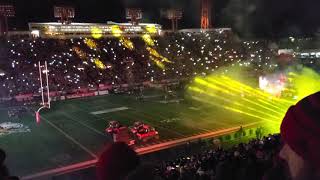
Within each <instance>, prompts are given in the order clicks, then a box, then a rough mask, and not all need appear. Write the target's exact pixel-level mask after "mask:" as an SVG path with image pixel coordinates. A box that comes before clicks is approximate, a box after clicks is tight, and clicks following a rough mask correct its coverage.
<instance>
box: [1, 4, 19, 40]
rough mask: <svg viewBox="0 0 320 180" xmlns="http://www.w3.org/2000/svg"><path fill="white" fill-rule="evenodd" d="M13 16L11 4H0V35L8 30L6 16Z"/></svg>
mask: <svg viewBox="0 0 320 180" xmlns="http://www.w3.org/2000/svg"><path fill="white" fill-rule="evenodd" d="M14 16H15V10H14V7H13V5H9V4H0V35H3V34H5V33H7V32H8V18H10V17H14Z"/></svg>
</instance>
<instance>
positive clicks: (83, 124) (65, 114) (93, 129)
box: [62, 112, 106, 136]
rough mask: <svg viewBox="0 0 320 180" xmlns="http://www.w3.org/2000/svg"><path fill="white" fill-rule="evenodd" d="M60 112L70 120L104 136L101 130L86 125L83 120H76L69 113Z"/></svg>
mask: <svg viewBox="0 0 320 180" xmlns="http://www.w3.org/2000/svg"><path fill="white" fill-rule="evenodd" d="M62 114H63V115H64V116H66V117H67V118H69V119H71V120H72V121H74V122H77V123H79V124H81V125H82V126H84V127H86V128H88V129H90V130H92V131H94V132H95V133H97V134H99V135H102V136H106V135H105V134H103V133H102V132H100V131H98V130H97V129H95V128H93V127H91V126H89V125H87V124H86V123H83V122H80V121H77V120H75V119H73V118H72V117H71V116H70V115H68V114H67V113H65V112H62Z"/></svg>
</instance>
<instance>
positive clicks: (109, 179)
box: [97, 142, 140, 180]
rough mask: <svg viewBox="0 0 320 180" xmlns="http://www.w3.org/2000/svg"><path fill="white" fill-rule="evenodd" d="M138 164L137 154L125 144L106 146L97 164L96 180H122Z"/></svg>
mask: <svg viewBox="0 0 320 180" xmlns="http://www.w3.org/2000/svg"><path fill="white" fill-rule="evenodd" d="M139 164H140V160H139V157H138V156H137V153H136V152H135V151H134V150H133V149H131V148H130V147H129V146H128V145H127V144H125V143H121V142H117V143H113V144H109V145H107V147H106V148H105V150H104V151H103V153H102V154H101V155H100V157H99V160H98V163H97V178H98V180H123V179H125V177H126V176H127V175H128V174H129V173H130V172H131V171H133V170H134V169H135V168H136V167H138V166H139Z"/></svg>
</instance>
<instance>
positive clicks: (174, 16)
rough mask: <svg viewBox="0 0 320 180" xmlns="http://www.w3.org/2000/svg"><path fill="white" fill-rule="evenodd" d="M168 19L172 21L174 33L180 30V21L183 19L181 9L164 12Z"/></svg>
mask: <svg viewBox="0 0 320 180" xmlns="http://www.w3.org/2000/svg"><path fill="white" fill-rule="evenodd" d="M164 14H165V16H166V18H167V19H170V20H171V28H172V31H176V30H178V20H179V19H181V18H182V10H181V9H168V10H167V11H165V12H164Z"/></svg>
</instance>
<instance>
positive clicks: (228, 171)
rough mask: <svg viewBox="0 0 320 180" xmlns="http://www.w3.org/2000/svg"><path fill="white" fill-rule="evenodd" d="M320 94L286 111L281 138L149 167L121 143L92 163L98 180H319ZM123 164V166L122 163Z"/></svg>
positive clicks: (268, 137) (264, 139)
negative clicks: (95, 163)
mask: <svg viewBox="0 0 320 180" xmlns="http://www.w3.org/2000/svg"><path fill="white" fill-rule="evenodd" d="M319 105H320V92H317V93H315V94H312V95H310V96H308V97H306V98H304V99H302V100H301V101H299V102H298V103H297V104H296V105H294V106H291V107H290V108H289V109H288V111H287V113H286V115H285V117H284V119H283V121H282V124H281V127H280V131H281V132H280V133H281V134H276V135H268V136H267V137H263V138H261V139H255V140H251V141H250V142H249V143H246V144H243V143H241V144H239V145H237V146H234V147H233V148H231V149H228V150H226V149H221V148H218V149H211V150H207V151H204V152H202V153H200V154H197V155H192V156H189V157H188V156H185V157H180V158H178V159H176V160H173V161H170V162H164V163H163V164H162V165H157V168H152V166H151V165H141V162H140V161H139V158H137V155H136V154H135V153H134V151H133V150H131V149H130V148H129V147H128V146H126V145H125V144H123V143H116V144H113V145H110V146H108V147H107V148H106V150H105V151H104V152H103V153H102V155H101V156H100V158H99V161H98V164H97V175H98V180H106V179H114V180H124V179H127V180H135V179H148V180H152V179H165V180H244V179H245V180H280V179H281V180H286V179H288V180H289V179H291V180H316V179H319V178H320V163H319V160H320V154H319V150H320V141H319V133H320V126H319V118H318V117H319V107H320V106H319ZM121 162H123V163H121ZM124 162H126V163H124Z"/></svg>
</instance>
